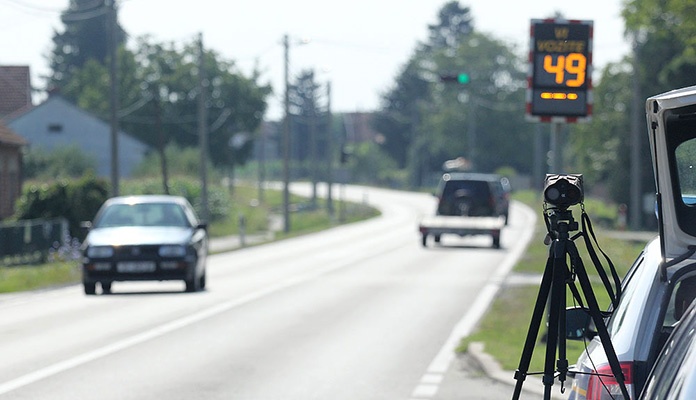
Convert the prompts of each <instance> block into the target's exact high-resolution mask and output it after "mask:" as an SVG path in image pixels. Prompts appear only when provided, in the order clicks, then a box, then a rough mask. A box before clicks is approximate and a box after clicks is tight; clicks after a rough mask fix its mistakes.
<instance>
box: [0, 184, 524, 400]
mask: <svg viewBox="0 0 696 400" xmlns="http://www.w3.org/2000/svg"><path fill="white" fill-rule="evenodd" d="M345 195H346V196H347V197H350V198H353V199H359V200H360V201H365V202H368V203H370V204H372V205H374V206H376V207H379V208H381V209H382V210H383V214H382V216H380V217H378V218H375V219H372V220H369V221H365V222H361V223H355V224H349V225H346V226H341V227H337V228H334V229H331V230H328V231H324V232H320V233H317V234H312V235H307V236H303V237H299V238H294V239H288V240H283V241H279V242H276V243H272V244H268V245H263V246H257V247H251V248H247V249H243V250H239V251H235V252H230V253H223V254H217V255H214V256H212V257H210V259H209V265H208V267H209V270H208V289H207V290H206V291H204V292H200V293H183V292H182V291H183V284H180V283H178V282H165V283H121V284H119V283H116V284H114V288H113V290H114V294H112V295H107V296H89V297H88V296H84V295H83V294H82V289H81V287H80V286H70V287H65V288H60V289H54V290H48V291H40V292H32V293H27V294H20V295H4V296H0V316H2V318H0V354H1V355H2V361H3V362H2V363H1V365H0V399H71V400H75V399H93V398H98V399H119V400H127V399H187V400H188V399H284V400H287V399H297V400H310V399H332V400H341V399H351V400H355V399H361V400H369V399H406V400H408V399H434V400H437V399H444V398H445V397H442V396H445V395H447V394H448V393H450V392H451V390H452V389H451V388H452V387H451V386H447V385H448V384H447V382H449V381H450V380H451V379H448V378H447V377H448V376H451V373H452V370H453V365H454V363H455V359H454V356H453V351H452V350H453V347H454V345H455V344H456V342H457V340H458V338H459V337H461V335H463V334H466V332H468V331H469V330H470V329H471V328H472V327H473V325H474V324H475V322H476V320H477V319H478V317H479V316H480V315H481V314H482V313H483V312H484V311H485V306H486V305H487V303H488V301H490V299H491V298H492V297H493V296H494V295H495V290H496V289H497V287H498V285H500V283H501V282H502V280H503V279H504V277H505V274H506V273H507V270H508V269H509V268H510V266H511V265H512V262H513V261H514V259H515V258H516V257H517V256H518V255H519V253H520V252H521V248H522V246H524V243H522V242H524V239H525V238H527V237H529V236H530V235H531V233H530V230H531V229H533V227H534V224H533V218H534V217H533V213H531V212H530V211H529V210H528V209H527V208H525V207H522V206H520V205H518V204H513V208H512V210H511V213H510V226H509V227H508V228H506V229H505V231H504V232H503V234H502V249H500V250H496V249H492V248H490V243H491V242H490V240H491V239H490V238H488V237H470V238H463V239H461V238H451V239H448V238H447V237H443V244H444V246H441V247H430V248H423V247H421V245H420V240H419V234H418V232H417V229H416V227H417V221H418V219H419V217H420V216H422V215H425V214H428V213H431V212H432V211H433V210H434V207H435V203H434V199H433V198H432V196H429V195H425V194H414V193H406V192H396V191H389V190H381V189H368V188H360V187H348V188H347V190H346V192H345ZM504 393H505V395H504V396H503V397H501V398H509V393H510V391H509V389H508V388H505V389H504ZM460 395H461V397H459V398H462V399H466V398H476V399H480V398H481V397H476V396H475V395H472V396H470V397H467V393H461V394H460ZM438 396H441V397H438Z"/></svg>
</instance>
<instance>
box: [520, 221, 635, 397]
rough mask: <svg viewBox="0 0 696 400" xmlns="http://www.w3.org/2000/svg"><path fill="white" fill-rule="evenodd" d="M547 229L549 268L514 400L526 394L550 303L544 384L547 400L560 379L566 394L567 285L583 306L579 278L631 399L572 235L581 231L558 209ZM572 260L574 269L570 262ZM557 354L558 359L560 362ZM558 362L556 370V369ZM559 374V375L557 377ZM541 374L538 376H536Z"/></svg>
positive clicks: (614, 367) (611, 362)
mask: <svg viewBox="0 0 696 400" xmlns="http://www.w3.org/2000/svg"><path fill="white" fill-rule="evenodd" d="M547 225H548V227H549V232H548V233H549V237H551V238H552V239H553V242H552V243H551V247H550V248H549V257H548V259H547V261H546V268H545V270H544V274H543V277H542V280H541V286H540V287H539V294H538V297H537V299H536V303H535V305H534V311H533V314H532V320H531V322H530V325H529V331H528V332H527V338H526V341H525V344H524V349H523V351H522V357H521V358H520V363H519V367H518V369H517V371H516V372H515V380H517V383H516V385H515V391H514V393H513V396H512V399H513V400H519V398H520V394H521V392H522V385H523V384H524V380H525V379H526V377H527V375H528V370H529V364H530V362H531V359H532V353H533V351H534V345H535V343H536V339H537V336H538V334H539V327H540V326H541V321H542V319H543V316H544V309H545V308H546V303H547V300H548V302H549V317H548V333H547V340H546V355H545V359H544V371H543V378H542V382H543V384H544V400H550V399H551V387H552V386H553V383H554V381H555V379H556V377H557V378H558V381H559V382H560V384H561V392H563V391H564V390H565V388H564V384H565V381H566V377H567V374H568V359H567V358H566V316H565V311H566V291H565V286H566V284H567V285H569V286H570V287H571V291H572V292H573V295H574V296H575V297H576V298H577V300H578V301H579V302H581V303H582V299H580V298H579V292H578V290H577V288H576V287H575V284H574V280H575V277H577V278H578V281H579V282H580V287H581V289H582V291H583V294H584V297H585V300H586V301H587V306H588V313H589V314H590V316H591V317H592V320H593V322H594V324H595V327H596V328H597V332H598V335H599V337H600V339H601V342H602V345H603V347H604V351H605V352H606V355H607V360H608V361H609V365H610V366H611V370H612V373H613V375H614V376H615V377H616V381H617V382H618V383H619V387H620V388H621V393H622V394H623V397H624V399H629V398H630V397H629V395H628V390H627V389H626V386H625V384H624V376H623V373H622V371H621V367H620V365H619V360H618V358H617V356H616V352H615V351H614V347H613V345H612V343H611V339H610V337H609V333H608V331H607V327H606V325H605V324H604V319H603V315H602V313H601V311H600V310H599V305H598V303H597V298H596V297H595V295H594V292H593V291H592V286H591V283H590V279H589V276H588V275H587V271H586V270H585V268H584V266H583V264H582V259H581V258H580V255H579V254H578V250H577V247H576V246H575V243H574V242H573V240H574V239H571V238H570V232H572V231H576V230H578V223H577V222H576V221H574V220H573V214H572V211H570V210H568V209H567V208H555V209H550V210H549V216H548V221H547ZM568 258H570V268H569V266H568V263H567V260H568ZM556 350H558V358H557V359H556ZM554 362H556V366H555V367H554ZM556 373H558V375H557V376H556ZM535 374H538V373H535Z"/></svg>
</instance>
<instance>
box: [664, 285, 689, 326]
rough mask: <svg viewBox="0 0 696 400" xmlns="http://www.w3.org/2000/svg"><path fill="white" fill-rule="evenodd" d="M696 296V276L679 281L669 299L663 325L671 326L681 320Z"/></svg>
mask: <svg viewBox="0 0 696 400" xmlns="http://www.w3.org/2000/svg"><path fill="white" fill-rule="evenodd" d="M694 298H696V276H690V277H687V278H684V279H682V280H680V281H679V282H677V284H676V285H675V286H674V290H673V291H672V295H671V297H670V300H669V305H668V307H667V312H666V314H665V320H664V323H663V326H664V327H670V326H673V325H674V324H675V323H676V322H677V321H679V320H680V319H681V317H682V315H683V314H684V312H685V311H686V309H687V308H688V307H689V305H690V304H691V302H692V301H693V300H694Z"/></svg>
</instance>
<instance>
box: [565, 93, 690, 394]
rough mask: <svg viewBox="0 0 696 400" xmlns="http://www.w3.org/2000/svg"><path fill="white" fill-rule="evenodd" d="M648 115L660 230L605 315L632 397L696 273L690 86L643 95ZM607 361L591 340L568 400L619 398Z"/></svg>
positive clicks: (642, 383)
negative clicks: (606, 315) (612, 307)
mask: <svg viewBox="0 0 696 400" xmlns="http://www.w3.org/2000/svg"><path fill="white" fill-rule="evenodd" d="M646 117H647V126H648V137H649V140H650V150H651V155H652V161H653V169H654V171H655V183H656V187H657V195H656V204H657V208H656V211H657V217H658V225H659V232H660V235H659V237H658V239H657V240H655V241H653V242H651V243H650V244H648V246H647V247H646V248H645V251H644V252H643V253H642V254H641V255H640V257H638V259H637V260H636V263H635V265H634V266H633V267H632V268H631V269H630V271H629V272H628V274H627V276H626V277H625V279H624V282H623V284H622V286H623V288H624V291H623V295H622V297H621V299H620V301H619V303H618V305H617V307H616V309H615V310H611V311H612V313H611V316H610V317H609V319H608V320H607V328H608V330H609V333H610V336H611V341H612V345H613V347H614V348H615V350H616V353H617V356H618V359H619V362H620V363H621V368H622V370H623V375H624V378H625V382H626V383H627V386H628V389H629V395H630V396H631V398H636V397H637V395H638V394H640V392H641V390H642V389H643V387H644V386H645V382H646V379H647V376H648V373H649V371H650V369H651V368H652V366H653V364H654V362H655V360H656V359H657V355H658V354H659V352H660V350H661V349H662V347H663V345H664V344H665V342H666V341H667V337H668V336H669V334H670V333H671V331H672V330H673V325H674V324H675V323H676V322H677V320H678V319H679V318H680V316H681V314H682V313H683V311H684V309H685V307H686V305H688V303H689V302H690V299H693V297H695V296H696V286H694V285H691V284H690V283H689V282H691V281H692V279H696V278H694V277H696V223H695V221H696V201H695V200H696V172H694V171H696V86H693V87H689V88H684V89H680V90H676V91H672V92H668V93H665V94H661V95H658V96H654V97H651V98H649V99H648V100H647V102H646ZM685 299H688V301H687V300H685ZM571 331H575V332H581V333H582V332H585V334H581V335H579V336H583V337H587V336H589V337H592V336H593V335H592V333H591V331H588V330H583V329H572V330H571ZM587 332H590V334H589V335H588V334H587ZM606 360H607V357H606V355H605V352H604V348H603V347H602V345H601V343H600V341H599V339H598V338H592V339H591V341H590V342H589V343H588V345H587V351H585V352H584V353H583V354H582V355H581V356H580V358H579V360H578V362H577V364H576V366H575V371H576V372H575V374H574V376H575V380H574V383H573V387H572V393H571V395H570V399H571V400H577V399H592V400H598V399H623V397H622V396H621V394H620V393H621V392H620V391H619V386H618V384H617V382H616V380H615V379H614V377H613V375H612V373H611V371H610V369H609V366H608V365H607V361H606ZM624 400H626V399H624Z"/></svg>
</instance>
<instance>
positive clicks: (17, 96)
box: [0, 66, 32, 118]
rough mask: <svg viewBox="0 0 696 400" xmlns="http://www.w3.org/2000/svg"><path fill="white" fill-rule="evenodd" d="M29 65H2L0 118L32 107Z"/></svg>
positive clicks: (0, 67) (0, 70)
mask: <svg viewBox="0 0 696 400" xmlns="http://www.w3.org/2000/svg"><path fill="white" fill-rule="evenodd" d="M31 105H32V102H31V74H30V72H29V67H28V66H0V118H2V117H5V116H7V115H10V114H12V113H14V112H16V111H18V110H22V109H25V108H27V107H31Z"/></svg>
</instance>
